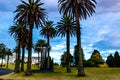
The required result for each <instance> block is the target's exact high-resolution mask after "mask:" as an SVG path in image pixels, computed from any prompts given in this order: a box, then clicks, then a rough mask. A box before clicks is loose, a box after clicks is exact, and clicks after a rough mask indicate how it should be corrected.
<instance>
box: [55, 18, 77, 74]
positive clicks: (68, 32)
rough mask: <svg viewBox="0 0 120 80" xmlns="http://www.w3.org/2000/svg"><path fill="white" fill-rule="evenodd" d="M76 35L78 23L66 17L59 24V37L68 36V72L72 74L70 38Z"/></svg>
mask: <svg viewBox="0 0 120 80" xmlns="http://www.w3.org/2000/svg"><path fill="white" fill-rule="evenodd" d="M75 34H76V22H75V21H74V20H73V19H72V18H71V17H69V16H64V17H63V18H62V19H61V20H60V22H58V23H57V35H58V36H60V35H61V37H64V36H66V47H67V50H66V51H67V72H71V68H70V36H73V35H75Z"/></svg>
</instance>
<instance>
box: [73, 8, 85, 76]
mask: <svg viewBox="0 0 120 80" xmlns="http://www.w3.org/2000/svg"><path fill="white" fill-rule="evenodd" d="M76 8H77V7H76ZM75 15H76V26H77V46H78V49H77V53H78V77H79V76H85V72H84V67H83V60H82V52H81V30H80V21H79V15H78V13H77V9H76V10H75Z"/></svg>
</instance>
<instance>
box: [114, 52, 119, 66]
mask: <svg viewBox="0 0 120 80" xmlns="http://www.w3.org/2000/svg"><path fill="white" fill-rule="evenodd" d="M114 63H115V66H116V67H120V56H119V53H118V51H116V52H115V54H114Z"/></svg>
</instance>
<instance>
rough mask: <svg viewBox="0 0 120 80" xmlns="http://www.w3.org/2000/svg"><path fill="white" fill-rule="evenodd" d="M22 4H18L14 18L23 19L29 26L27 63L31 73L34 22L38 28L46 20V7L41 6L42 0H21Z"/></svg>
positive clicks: (28, 70) (28, 71)
mask: <svg viewBox="0 0 120 80" xmlns="http://www.w3.org/2000/svg"><path fill="white" fill-rule="evenodd" d="M21 2H22V4H20V5H18V6H17V9H16V10H15V13H16V16H15V18H14V20H16V21H17V22H18V21H23V22H24V23H26V25H27V26H28V27H29V40H28V41H29V42H28V64H27V73H28V74H29V73H30V74H31V56H32V36H33V35H32V32H33V28H34V24H35V26H36V28H38V27H39V26H42V24H43V22H45V17H46V15H45V12H44V11H45V9H43V8H42V7H41V6H42V5H43V3H41V2H40V0H28V2H25V1H23V0H21Z"/></svg>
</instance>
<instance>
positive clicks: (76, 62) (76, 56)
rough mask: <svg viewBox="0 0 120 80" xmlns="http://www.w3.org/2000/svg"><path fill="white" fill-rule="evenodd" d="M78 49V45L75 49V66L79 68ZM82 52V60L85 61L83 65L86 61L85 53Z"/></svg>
mask: <svg viewBox="0 0 120 80" xmlns="http://www.w3.org/2000/svg"><path fill="white" fill-rule="evenodd" d="M77 49H78V46H77V45H76V46H75V47H74V53H73V54H74V65H75V66H77V65H78V62H79V61H78V60H79V56H78V53H77ZM81 51H82V60H83V63H84V61H85V59H84V52H83V49H81Z"/></svg>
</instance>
